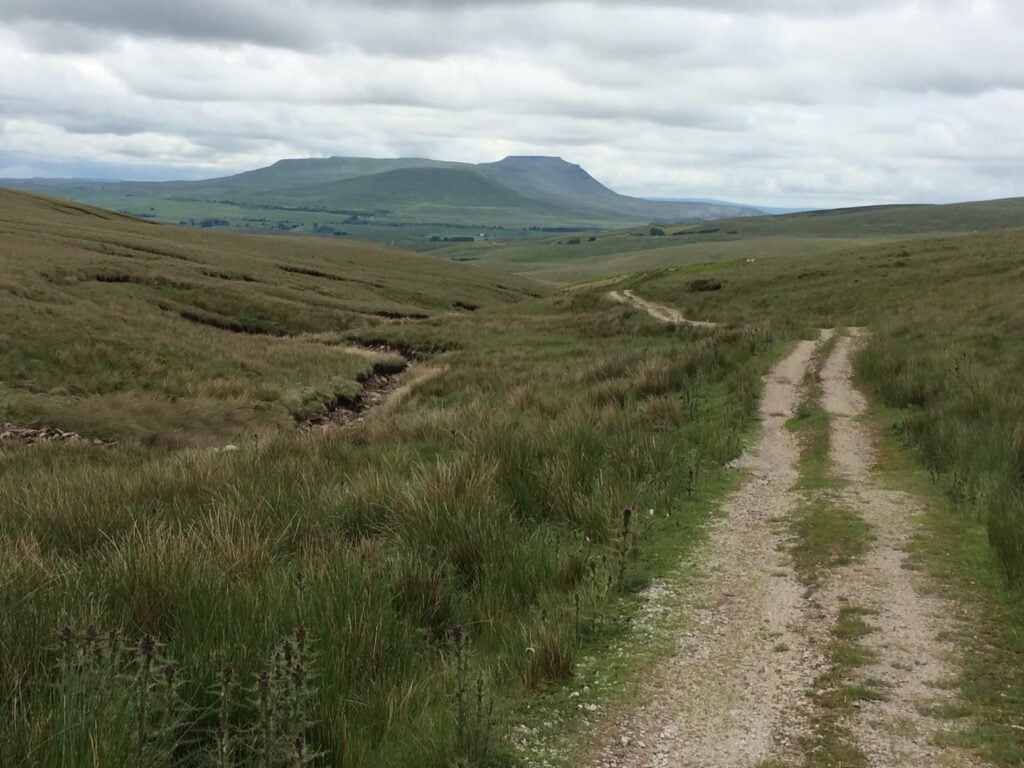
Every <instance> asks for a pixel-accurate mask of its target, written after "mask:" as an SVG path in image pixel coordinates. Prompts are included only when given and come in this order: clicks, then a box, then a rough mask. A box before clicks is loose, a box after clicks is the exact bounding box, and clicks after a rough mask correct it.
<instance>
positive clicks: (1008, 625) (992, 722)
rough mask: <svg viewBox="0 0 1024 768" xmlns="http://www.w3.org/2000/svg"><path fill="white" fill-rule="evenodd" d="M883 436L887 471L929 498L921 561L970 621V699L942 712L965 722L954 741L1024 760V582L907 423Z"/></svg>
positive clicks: (960, 637) (1005, 761)
mask: <svg viewBox="0 0 1024 768" xmlns="http://www.w3.org/2000/svg"><path fill="white" fill-rule="evenodd" d="M901 419H902V414H901V413H900V412H899V411H891V410H890V411H885V412H882V413H880V414H878V416H877V423H878V426H879V427H880V428H882V429H884V428H886V427H889V428H893V427H898V426H899V424H900V421H901ZM889 434H890V437H889V439H888V440H886V441H885V442H884V443H883V446H882V447H883V450H884V451H885V455H884V461H883V462H881V463H880V466H882V467H884V474H883V477H884V478H885V480H886V482H887V483H889V484H891V485H892V486H894V487H897V488H899V489H901V490H907V491H910V492H912V493H914V494H916V495H918V496H919V497H922V498H925V499H927V501H928V503H927V505H926V506H925V509H926V510H927V515H926V516H925V518H924V522H925V530H924V532H923V533H922V534H921V535H919V536H918V537H917V538H916V540H915V541H914V542H913V546H912V549H911V556H912V558H913V562H914V564H915V565H916V567H918V568H921V569H923V570H925V571H927V572H928V573H929V574H930V575H931V576H932V577H933V579H934V580H935V581H936V583H937V584H938V585H939V588H940V589H941V590H942V592H943V593H944V594H945V595H947V596H948V597H949V598H950V599H952V600H954V601H956V602H959V603H960V604H961V605H962V606H963V608H962V610H963V612H964V614H963V616H962V618H963V620H964V622H965V623H964V624H963V625H962V626H961V628H960V629H959V630H958V631H957V632H956V633H955V635H954V637H953V639H954V641H955V643H956V646H957V648H958V649H959V651H960V652H961V653H962V654H963V656H964V663H963V667H962V671H961V673H960V676H959V678H958V680H957V683H958V688H959V695H960V700H961V701H962V702H963V704H962V705H961V706H960V707H958V708H956V709H954V710H947V711H946V712H944V713H939V714H942V715H944V716H946V717H950V718H956V719H958V720H961V721H962V723H961V724H960V726H959V727H958V728H957V729H956V731H955V732H954V733H951V734H950V735H949V736H948V737H946V738H948V740H949V743H951V744H954V745H956V746H961V747H966V748H969V749H972V750H974V751H976V752H978V753H980V754H981V755H982V756H983V757H984V758H985V759H986V760H987V761H989V762H991V763H992V764H994V765H1005V766H1011V765H1020V763H1021V761H1022V760H1024V732H1022V730H1021V726H1024V721H1022V718H1021V712H1024V664H1022V663H1021V657H1022V656H1024V630H1022V627H1024V609H1022V605H1024V603H1022V601H1021V591H1020V589H1019V588H1015V589H1007V588H1006V583H1005V577H1004V573H1003V571H1002V568H1001V566H1000V564H999V561H998V556H997V553H996V551H995V550H993V548H992V547H991V546H990V544H989V540H988V533H987V531H986V526H985V524H984V522H982V521H979V520H973V519H969V518H965V516H964V514H963V511H962V509H961V508H960V504H959V502H958V501H957V500H956V499H954V498H951V497H950V496H949V495H948V494H947V493H943V492H942V490H941V488H940V487H939V486H937V485H936V484H935V483H934V479H933V477H932V476H930V475H929V473H928V472H927V471H925V470H924V469H922V468H921V466H920V464H919V463H918V462H919V459H918V457H917V456H915V455H914V453H913V452H912V450H911V449H910V448H908V447H907V446H906V445H905V444H904V442H903V437H902V432H901V430H899V429H890V433H889Z"/></svg>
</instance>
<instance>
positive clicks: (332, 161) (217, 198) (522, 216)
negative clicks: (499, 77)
mask: <svg viewBox="0 0 1024 768" xmlns="http://www.w3.org/2000/svg"><path fill="white" fill-rule="evenodd" d="M4 184H5V186H10V187H14V188H17V189H23V190H27V191H32V192H38V193H45V194H54V195H60V196H64V197H69V198H72V199H75V200H79V201H81V202H87V203H91V204H94V205H99V206H103V207H106V208H111V209H113V210H118V211H122V212H125V213H132V214H134V215H137V216H142V217H144V218H154V219H160V220H163V221H174V222H184V223H194V224H206V225H207V226H222V227H223V226H227V227H234V228H246V229H250V230H252V229H256V230H260V229H263V230H267V229H277V230H294V229H298V230H300V231H313V232H317V233H319V234H332V233H338V232H340V231H345V230H350V229H352V228H353V227H356V228H358V227H363V228H365V227H368V226H377V227H391V228H395V227H417V228H423V227H427V228H430V227H433V228H434V230H437V231H438V233H439V234H453V233H451V232H448V231H447V230H445V229H444V228H445V227H448V228H459V227H465V228H472V229H475V228H495V229H505V230H515V229H520V230H530V229H534V230H552V229H584V228H599V229H600V228H615V227H623V226H631V225H637V224H645V223H653V222H662V223H669V224H675V223H687V222H699V221H706V220H709V219H718V218H724V217H733V216H747V215H757V214H759V213H761V211H759V210H758V209H756V208H748V207H745V206H740V205H730V204H717V203H703V202H664V201H651V200H643V199H640V198H635V197H628V196H625V195H620V194H618V193H616V192H614V191H612V190H611V189H609V188H608V187H606V186H604V185H603V184H601V183H600V182H599V181H597V180H596V179H594V177H593V176H591V175H590V174H589V173H587V172H586V171H585V170H584V169H583V168H581V167H580V166H579V165H574V164H572V163H568V162H566V161H565V160H562V159H561V158H557V157H507V158H505V159H504V160H501V161H499V162H494V163H481V164H471V163H458V162H446V161H440V160H428V159H423V158H397V159H372V158H358V157H331V158H307V159H292V160H281V161H279V162H276V163H274V164H273V165H270V166H268V167H266V168H259V169H256V170H253V171H247V172H245V173H240V174H237V175H234V176H227V177H224V178H217V179H207V180H203V181H172V182H105V181H83V180H77V179H32V180H15V181H8V182H4ZM429 231H432V230H422V234H419V233H417V234H416V235H414V236H415V237H421V236H423V235H425V234H427V233H428V232H429ZM353 234H356V235H357V236H361V237H366V236H368V235H369V236H373V234H374V233H373V232H367V231H362V230H360V231H358V232H356V233H353ZM377 234H378V235H380V236H378V237H374V238H373V239H383V238H385V237H387V236H388V235H390V238H394V239H403V238H404V237H408V236H409V233H405V234H404V235H396V233H395V232H394V231H392V232H390V233H389V232H384V233H377Z"/></svg>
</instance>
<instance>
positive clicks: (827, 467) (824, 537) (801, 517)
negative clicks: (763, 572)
mask: <svg viewBox="0 0 1024 768" xmlns="http://www.w3.org/2000/svg"><path fill="white" fill-rule="evenodd" d="M838 340H839V335H838V334H833V335H832V336H830V337H829V338H828V339H827V340H826V341H824V342H822V343H820V344H819V345H818V346H817V348H816V349H815V350H814V354H813V356H812V358H811V364H810V366H808V369H807V372H806V374H805V375H804V380H803V381H802V382H801V388H800V402H799V403H798V405H797V408H796V411H795V413H794V415H793V417H792V418H791V419H790V420H789V422H788V424H787V426H788V427H789V428H790V429H791V430H792V431H793V432H794V434H795V435H796V436H797V439H798V440H799V441H800V461H799V468H800V478H799V480H798V482H797V483H796V485H795V488H796V489H797V490H800V491H801V492H802V495H801V502H800V505H799V508H798V510H797V511H796V512H795V514H794V515H793V516H792V519H791V521H790V535H791V537H792V545H791V547H790V553H791V554H792V556H793V565H794V567H795V568H796V572H797V576H798V577H799V578H800V580H801V581H802V582H803V583H804V584H805V585H807V587H808V588H813V587H815V586H817V585H818V584H819V583H820V581H821V579H823V578H825V577H827V575H828V572H829V570H830V569H832V568H834V567H836V566H840V565H845V564H847V563H849V562H851V561H852V560H853V559H854V558H856V557H858V556H860V555H861V554H863V553H864V551H865V550H866V549H867V546H868V544H869V543H870V541H871V527H870V526H869V525H868V524H867V523H866V522H865V521H864V520H863V519H862V518H861V517H860V515H858V514H857V513H856V512H854V511H853V510H851V509H850V508H849V507H848V506H847V505H845V504H844V503H843V502H842V500H841V499H840V498H839V497H838V496H837V495H836V493H835V491H836V489H838V488H841V487H842V486H843V484H844V481H843V480H842V479H841V478H839V477H837V476H836V475H835V474H834V473H833V472H832V462H831V459H830V456H829V447H830V429H831V418H830V415H829V413H828V412H827V411H826V410H825V409H824V408H823V407H822V404H821V395H822V389H821V371H822V367H823V366H824V364H825V361H826V360H827V359H828V357H829V355H830V354H831V353H832V351H833V350H834V349H835V346H836V343H837V342H838Z"/></svg>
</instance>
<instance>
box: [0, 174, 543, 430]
mask: <svg viewBox="0 0 1024 768" xmlns="http://www.w3.org/2000/svg"><path fill="white" fill-rule="evenodd" d="M543 292H544V289H543V288H541V287H539V286H537V285H536V284H532V283H530V282H528V281H525V280H521V279H518V278H513V277H507V276H502V275H498V274H495V273H489V272H486V271H484V270H482V269H477V268H474V267H471V266H463V265H459V264H453V263H451V262H448V261H443V260H437V259H433V258H430V257H426V256H416V255H413V254H408V253H402V252H397V251H394V250H390V249H387V248H383V247H380V246H374V245H369V244H362V243H360V244H356V243H348V242H343V241H337V240H326V239H322V238H316V239H314V238H267V237H255V236H243V235H228V234H219V233H212V232H206V231H201V230H195V229H186V228H181V227H169V226H164V225H157V224H151V223H146V222H142V221H139V220H136V219H130V218H128V217H125V216H121V215H118V214H113V213H110V212H107V211H103V210H100V209H95V208H90V207H87V206H81V205H78V204H71V203H67V202H65V201H60V200H56V199H48V198H39V197H34V196H30V195H26V194H24V193H20V192H12V191H7V190H0V296H3V297H5V298H4V300H3V301H2V302H0V342H2V343H0V368H2V370H3V371H4V373H3V375H2V383H0V421H10V422H15V423H20V424H23V425H54V424H56V425H60V426H61V427H62V428H65V429H72V430H79V431H83V432H86V433H88V434H90V435H93V436H98V437H104V438H121V437H130V436H135V437H138V436H145V435H150V436H152V437H154V438H156V437H157V436H159V439H161V440H163V441H170V442H175V441H183V442H186V443H194V442H208V441H218V440H219V441H224V440H228V439H232V438H234V437H237V436H238V435H239V434H240V433H241V432H242V431H244V430H252V429H267V428H270V427H276V426H281V425H287V424H288V423H290V422H291V421H292V418H293V417H294V416H296V415H300V414H303V413H306V412H309V411H310V410H315V409H316V408H319V407H322V405H323V403H325V402H329V401H331V400H332V399H334V398H336V397H339V396H346V395H352V394H353V393H354V392H358V390H359V385H358V382H357V379H359V378H360V377H362V376H365V375H367V372H368V371H370V370H372V369H373V367H374V365H375V363H381V364H386V363H387V361H388V360H389V359H390V358H389V356H388V355H376V356H374V355H373V354H367V353H366V352H365V351H363V350H360V349H354V348H353V347H352V345H351V344H350V343H348V342H347V341H346V334H350V333H351V332H354V331H355V330H357V329H367V328H371V329H372V328H373V327H375V326H378V325H381V324H386V323H388V322H392V320H390V319H389V318H401V317H405V316H408V317H416V318H431V317H437V316H443V315H445V314H447V313H453V312H466V311H467V309H466V308H475V307H481V308H486V307H492V306H500V305H504V304H507V303H509V302H515V301H519V300H521V299H522V298H524V297H527V296H535V295H539V294H541V293H543Z"/></svg>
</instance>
